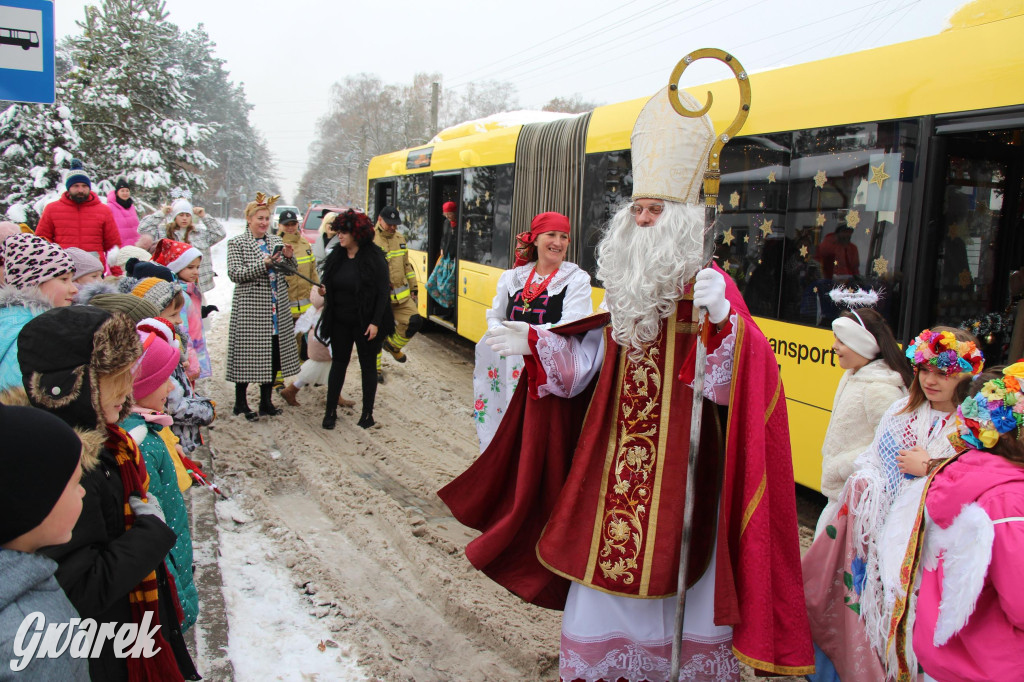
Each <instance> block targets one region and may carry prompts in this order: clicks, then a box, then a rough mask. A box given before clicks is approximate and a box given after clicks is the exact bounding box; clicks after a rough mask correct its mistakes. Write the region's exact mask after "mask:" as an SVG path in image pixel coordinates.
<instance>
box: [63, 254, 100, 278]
mask: <svg viewBox="0 0 1024 682" xmlns="http://www.w3.org/2000/svg"><path fill="white" fill-rule="evenodd" d="M64 251H65V252H66V253H67V254H68V255H69V256H71V260H73V261H74V263H75V276H74V282H75V285H76V286H78V287H83V286H85V285H86V284H91V283H92V282H98V281H99V280H101V279H103V263H101V262H100V259H99V258H97V257H96V256H94V255H92V254H91V253H89V252H88V251H83V250H82V249H80V248H78V247H77V246H69V247H68V248H66V249H64Z"/></svg>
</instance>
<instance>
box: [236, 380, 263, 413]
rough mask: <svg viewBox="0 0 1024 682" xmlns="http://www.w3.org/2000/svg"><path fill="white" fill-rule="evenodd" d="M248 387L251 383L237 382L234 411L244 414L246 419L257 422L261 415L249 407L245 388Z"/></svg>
mask: <svg viewBox="0 0 1024 682" xmlns="http://www.w3.org/2000/svg"><path fill="white" fill-rule="evenodd" d="M247 388H249V384H235V408H234V410H232V412H234V413H235V414H244V415H245V418H246V419H248V420H249V421H251V422H256V421H259V420H260V416H259V415H258V414H256V413H255V412H253V411H252V410H250V409H249V401H248V400H246V398H245V389H247Z"/></svg>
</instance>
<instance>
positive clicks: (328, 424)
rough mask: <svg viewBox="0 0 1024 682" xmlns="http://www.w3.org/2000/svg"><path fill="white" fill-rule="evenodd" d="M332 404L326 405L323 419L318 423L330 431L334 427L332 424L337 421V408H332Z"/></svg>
mask: <svg viewBox="0 0 1024 682" xmlns="http://www.w3.org/2000/svg"><path fill="white" fill-rule="evenodd" d="M332 407H333V406H332V405H328V406H327V412H326V413H325V414H324V420H323V422H322V423H321V424H320V426H322V427H323V428H325V429H327V430H328V431H331V430H333V429H334V425H335V424H337V423H338V412H337V409H332Z"/></svg>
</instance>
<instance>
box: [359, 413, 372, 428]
mask: <svg viewBox="0 0 1024 682" xmlns="http://www.w3.org/2000/svg"><path fill="white" fill-rule="evenodd" d="M375 423H376V422H375V421H373V412H367V411H366V410H363V416H362V417H360V418H359V421H358V422H356V424H357V425H358V426H360V427H362V428H364V429H368V428H370V427H371V426H373V425H374V424H375Z"/></svg>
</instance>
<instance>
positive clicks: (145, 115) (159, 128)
mask: <svg viewBox="0 0 1024 682" xmlns="http://www.w3.org/2000/svg"><path fill="white" fill-rule="evenodd" d="M78 25H79V26H80V27H81V28H82V30H83V34H82V35H81V36H76V37H73V38H71V40H70V47H71V51H72V57H73V60H74V68H73V69H72V70H71V72H70V73H69V74H68V75H67V78H66V81H65V88H66V91H67V99H68V102H69V104H70V107H71V110H72V113H73V115H74V120H75V125H76V129H77V130H78V132H79V134H80V135H81V137H82V149H83V155H82V159H83V161H85V164H86V167H87V168H89V169H90V170H91V171H92V173H93V179H94V183H95V185H96V187H97V189H98V190H99V191H105V190H107V189H109V188H111V187H113V182H114V180H115V179H116V178H117V177H118V176H120V175H123V176H126V177H127V178H128V179H129V181H130V182H132V183H133V184H134V185H135V186H136V188H138V191H139V193H140V194H142V195H143V196H146V195H148V198H151V199H156V200H159V199H162V198H163V197H165V196H166V194H167V191H168V190H169V189H170V188H171V187H175V186H181V187H187V188H188V189H190V190H191V191H192V192H193V193H196V194H198V193H201V192H202V191H203V190H204V189H205V188H206V183H205V182H204V180H203V173H204V172H205V171H207V170H208V169H210V168H212V167H213V166H214V165H215V163H214V162H213V161H212V160H211V159H210V158H209V157H208V156H207V155H206V154H204V153H203V152H202V151H201V145H202V144H203V143H204V142H205V141H206V140H207V139H209V138H210V136H211V135H212V134H213V128H212V126H210V125H206V124H203V123H200V122H198V121H197V120H196V119H195V117H194V116H192V111H191V106H192V104H193V100H192V98H191V97H190V95H189V94H188V93H187V92H186V91H185V90H184V89H183V88H182V87H181V81H182V79H183V77H184V72H183V70H182V68H181V65H180V63H177V62H176V61H175V60H174V55H175V54H176V52H177V50H176V49H175V48H176V45H175V41H176V40H177V39H178V36H179V31H178V29H177V27H176V26H175V25H174V24H172V23H170V22H169V21H167V13H166V11H165V9H164V2H163V0H103V1H102V3H101V5H100V6H99V7H95V6H89V7H87V8H86V13H85V19H84V21H81V22H79V24H78Z"/></svg>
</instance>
